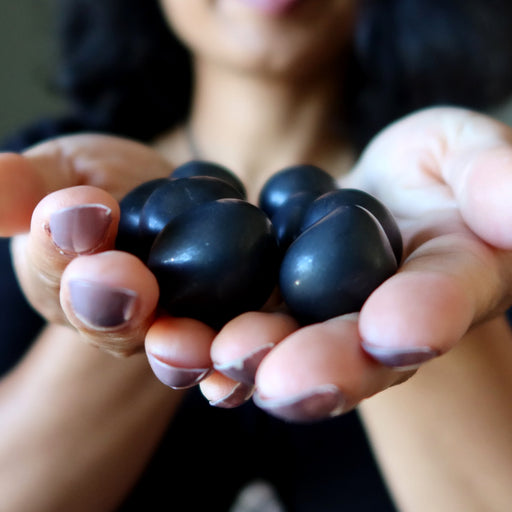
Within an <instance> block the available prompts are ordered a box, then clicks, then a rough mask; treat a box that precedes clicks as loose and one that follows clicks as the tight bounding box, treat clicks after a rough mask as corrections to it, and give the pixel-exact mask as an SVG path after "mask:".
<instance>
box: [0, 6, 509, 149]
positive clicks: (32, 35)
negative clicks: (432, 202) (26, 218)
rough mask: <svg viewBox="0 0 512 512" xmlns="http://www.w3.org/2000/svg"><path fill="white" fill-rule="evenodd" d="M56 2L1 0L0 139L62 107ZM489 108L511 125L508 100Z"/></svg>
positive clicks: (56, 111) (59, 110)
mask: <svg viewBox="0 0 512 512" xmlns="http://www.w3.org/2000/svg"><path fill="white" fill-rule="evenodd" d="M91 1H101V0H91ZM55 4H56V1H55V0H0V140H1V139H2V138H3V137H5V136H6V135H7V134H9V133H12V132H13V131H16V130H17V129H19V128H20V127H23V126H24V125H26V124H27V123H30V122H31V121H34V120H37V119H39V118H41V117H42V116H52V115H54V114H58V113H59V112H62V111H63V110H64V104H63V101H62V100H61V99H60V98H59V96H58V95H57V93H56V91H55V89H54V87H53V84H52V80H53V76H54V72H55V63H56V47H55V39H54V34H53V32H54V30H55ZM491 113H492V114H493V115H496V116H497V117H500V118H501V119H503V120H504V121H505V122H508V123H509V124H512V102H509V103H507V104H506V105H503V107H501V108H499V109H496V110H495V111H493V112H491Z"/></svg>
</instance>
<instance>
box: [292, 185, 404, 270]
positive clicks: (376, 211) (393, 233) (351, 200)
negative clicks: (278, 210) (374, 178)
mask: <svg viewBox="0 0 512 512" xmlns="http://www.w3.org/2000/svg"><path fill="white" fill-rule="evenodd" d="M345 205H358V206H362V207H363V208H365V209H366V210H368V211H369V212H370V213H371V214H372V215H374V216H375V217H376V218H377V219H378V221H379V222H380V224H381V226H382V229H383V230H384V232H385V233H386V235H387V236H388V239H389V242H390V244H391V247H392V248H393V252H394V254H395V256H396V260H397V262H398V263H400V262H401V260H402V253H403V242H402V235H401V233H400V229H399V228H398V225H397V223H396V220H395V218H394V217H393V215H392V214H391V212H390V211H389V210H388V209H387V208H386V206H384V205H383V204H382V203H381V202H380V201H379V200H378V199H376V198H375V197H373V196H372V195H371V194H368V193H367V192H364V191H362V190H359V189H353V188H343V189H339V190H334V191H332V192H327V193H326V194H323V195H321V196H320V197H318V198H317V199H316V200H315V201H313V202H312V203H311V206H310V207H309V208H308V210H307V211H306V213H305V215H304V220H303V223H302V227H301V231H305V230H306V229H307V228H309V227H310V226H312V225H313V224H315V223H316V222H318V221H319V220H320V219H321V218H322V217H324V216H325V215H328V214H329V213H331V212H332V211H333V210H335V209H336V208H338V207H339V206H345Z"/></svg>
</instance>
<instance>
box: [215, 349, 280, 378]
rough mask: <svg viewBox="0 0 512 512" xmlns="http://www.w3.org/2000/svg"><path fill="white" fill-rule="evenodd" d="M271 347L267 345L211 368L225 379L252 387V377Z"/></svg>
mask: <svg viewBox="0 0 512 512" xmlns="http://www.w3.org/2000/svg"><path fill="white" fill-rule="evenodd" d="M273 347H274V343H269V344H268V345H264V346H263V347H259V348H257V349H256V350H253V351H252V352H250V353H249V354H247V355H246V356H244V357H241V358H240V359H235V360H234V361H229V362H228V363H224V364H215V363H214V365H213V366H214V368H215V369H216V370H217V371H219V372H220V373H222V374H223V375H226V377H229V378H230V379H233V380H236V381H239V382H243V383H244V384H247V385H250V386H253V385H254V377H255V375H256V370H257V369H258V366H259V364H260V363H261V361H262V360H263V358H264V357H265V356H266V355H267V354H268V353H269V352H270V351H271V350H272V348H273Z"/></svg>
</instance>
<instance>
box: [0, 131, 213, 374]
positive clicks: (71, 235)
mask: <svg viewBox="0 0 512 512" xmlns="http://www.w3.org/2000/svg"><path fill="white" fill-rule="evenodd" d="M171 171H172V167H171V165H170V164H169V163H168V162H167V161H165V160H164V159H163V158H162V157H161V156H160V155H159V154H158V153H157V152H156V151H154V150H152V149H151V148H149V147H147V146H145V145H142V144H139V143H136V142H133V141H129V140H125V139H121V138H117V137H111V136H103V135H74V136H67V137H62V138H57V139H54V140H50V141H47V142H44V143H41V144H39V145H37V146H35V147H33V148H30V149H29V150H27V151H26V152H25V153H24V154H22V155H16V154H2V155H0V236H10V237H13V238H12V253H13V260H14V265H15V269H16V272H17V276H18V279H19V282H20V284H21V287H22V289H23V292H24V293H25V295H26V297H27V298H28V300H29V301H30V303H31V304H32V305H33V307H34V308H35V309H36V310H37V311H38V312H39V313H40V314H41V315H42V316H43V317H44V318H46V319H47V320H48V322H51V323H57V324H64V325H69V324H71V326H73V327H74V328H75V329H76V330H77V331H78V332H80V333H81V334H82V335H83V336H84V338H85V339H86V340H88V341H89V343H91V344H93V345H95V346H98V347H100V348H101V349H103V350H106V351H108V352H111V353H114V354H117V355H129V354H132V353H134V352H137V351H140V350H143V347H144V336H145V333H146V331H147V330H148V328H149V326H150V325H151V324H152V322H153V320H154V317H155V311H156V306H157V301H158V285H157V282H156V279H155V278H154V276H153V275H152V273H151V272H150V271H149V270H148V269H147V267H146V266H145V265H144V264H143V263H142V262H141V261H140V260H139V259H137V258H136V257H134V256H132V255H130V254H128V253H124V252H121V251H115V250H114V244H115V238H116V233H117V225H118V222H119V204H118V200H119V199H120V198H121V197H122V196H123V195H124V194H126V193H127V192H128V191H129V190H131V189H132V188H134V187H135V186H136V185H138V184H139V183H141V182H143V181H147V180H149V179H152V178H156V177H167V176H168V175H169V174H170V172H171ZM193 327H194V326H192V327H191V328H193ZM180 332H181V331H180ZM202 332H203V333H204V336H205V337H206V338H207V339H206V340H205V343H203V345H205V349H204V350H203V351H201V350H199V351H195V352H194V353H190V354H189V355H187V353H186V351H185V353H184V354H183V355H182V356H180V357H182V360H181V361H177V363H181V364H183V365H184V366H187V364H191V365H192V366H194V367H196V366H197V365H202V366H205V365H209V364H210V361H209V353H208V348H209V342H211V339H213V335H214V333H213V331H211V330H207V329H203V331H202ZM210 338H211V339H210ZM203 352H204V354H203ZM187 357H189V358H190V361H188V360H187ZM201 358H203V359H204V361H203V360H202V359H201Z"/></svg>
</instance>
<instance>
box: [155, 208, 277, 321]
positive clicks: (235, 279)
mask: <svg viewBox="0 0 512 512" xmlns="http://www.w3.org/2000/svg"><path fill="white" fill-rule="evenodd" d="M148 266H149V268H150V269H151V270H152V272H153V273H154V274H155V276H156V278H157V280H158V283H159V285H160V302H161V305H162V307H163V308H164V309H165V310H166V311H167V312H168V313H169V314H171V315H174V316H184V317H192V318H196V319H198V320H201V321H203V322H206V323H208V324H209V325H212V326H213V327H215V328H220V327H221V326H222V325H223V324H224V323H226V322H227V321H228V320H230V319H231V318H234V317H235V316H237V315H239V314H241V313H243V312H245V311H250V310H258V309H260V308H261V307H262V306H263V304H264V303H265V302H266V301H267V299H268V298H269V296H270V294H271V293H272V291H273V289H274V288H275V286H276V284H277V276H278V269H279V249H278V244H277V239H276V236H275V232H274V229H273V227H272V224H271V222H270V220H269V219H268V217H267V216H266V215H265V214H264V213H263V212H262V211H261V210H260V209H259V208H257V207H256V206H254V205H251V204H250V203H248V202H246V201H243V200H238V199H221V200H217V201H212V202H209V203H205V204H202V205H200V206H197V207H196V208H194V209H192V210H190V211H189V212H188V213H187V214H186V215H180V216H178V217H176V218H175V219H174V220H173V221H172V222H170V223H169V224H167V226H166V227H165V229H164V230H163V231H162V232H161V233H160V235H159V236H158V237H157V239H156V240H155V243H154V244H153V247H152V249H151V252H150V255H149V258H148Z"/></svg>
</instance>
